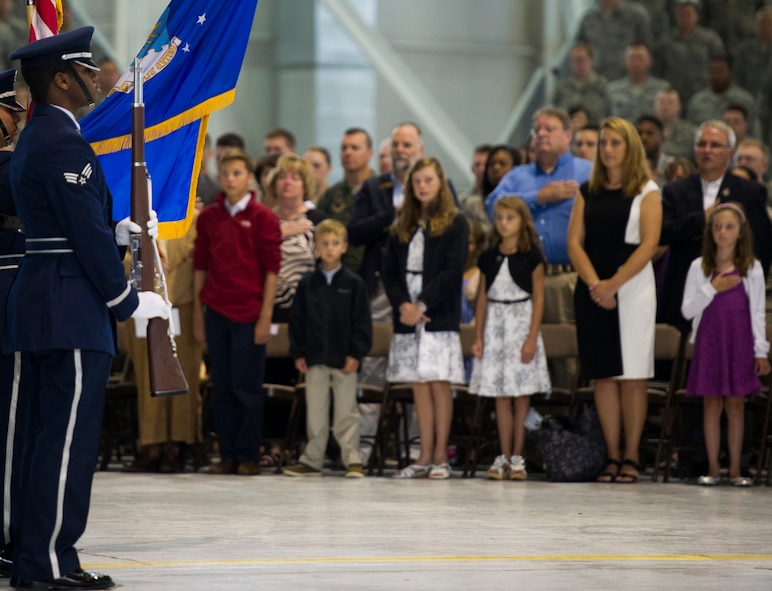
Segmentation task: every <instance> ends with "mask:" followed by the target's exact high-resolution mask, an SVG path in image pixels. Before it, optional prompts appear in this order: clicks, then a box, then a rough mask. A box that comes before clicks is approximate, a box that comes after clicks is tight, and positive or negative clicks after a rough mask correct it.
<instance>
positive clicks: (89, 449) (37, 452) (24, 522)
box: [12, 349, 112, 581]
mask: <svg viewBox="0 0 772 591" xmlns="http://www.w3.org/2000/svg"><path fill="white" fill-rule="evenodd" d="M111 359H112V357H111V355H109V354H107V353H103V352H96V351H83V350H80V349H75V350H50V351H37V352H31V353H29V354H28V355H27V356H26V357H25V361H27V360H28V361H29V370H30V371H29V372H28V373H29V384H28V386H29V387H27V386H25V388H24V389H23V391H22V395H23V398H24V401H23V410H24V416H23V417H19V421H18V425H19V428H21V429H22V430H23V438H24V450H23V452H22V454H23V455H22V459H21V465H22V469H21V473H20V474H19V475H18V476H19V477H20V478H21V482H20V484H19V496H18V498H17V497H14V499H13V507H14V508H15V509H14V515H13V531H12V535H13V539H14V576H16V577H19V578H20V579H27V580H34V581H40V580H48V579H55V578H58V577H60V576H62V575H64V574H67V573H69V572H71V571H73V570H75V569H77V568H80V562H79V561H78V554H77V552H76V550H75V543H76V542H77V541H78V539H79V538H80V537H81V535H82V534H83V532H84V531H85V529H86V520H87V518H88V510H89V503H90V501H91V483H92V480H93V477H94V470H95V468H96V462H97V456H98V455H99V436H100V429H101V425H102V409H103V406H104V396H105V386H106V385H107V379H108V377H109V375H110V363H111ZM26 375H27V374H25V377H26Z"/></svg>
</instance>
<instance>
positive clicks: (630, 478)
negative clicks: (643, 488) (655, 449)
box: [614, 458, 641, 484]
mask: <svg viewBox="0 0 772 591" xmlns="http://www.w3.org/2000/svg"><path fill="white" fill-rule="evenodd" d="M622 465H623V466H630V467H631V468H632V469H633V470H635V471H636V472H638V474H631V473H630V472H619V474H617V477H616V480H615V481H614V482H618V483H619V484H634V483H636V482H638V478H639V477H640V475H641V465H640V464H637V463H635V462H634V461H633V460H631V459H630V458H627V459H626V460H625V461H624V462H622ZM620 478H624V479H625V480H620Z"/></svg>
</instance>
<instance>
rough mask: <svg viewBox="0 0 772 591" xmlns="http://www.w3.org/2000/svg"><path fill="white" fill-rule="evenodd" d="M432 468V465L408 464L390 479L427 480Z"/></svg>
mask: <svg viewBox="0 0 772 591" xmlns="http://www.w3.org/2000/svg"><path fill="white" fill-rule="evenodd" d="M433 469H434V468H433V467H432V465H431V464H430V465H428V466H422V465H421V464H410V465H409V466H407V467H406V468H402V470H400V471H399V472H395V473H394V474H392V478H427V477H428V476H429V474H430V473H431V472H432V470H433Z"/></svg>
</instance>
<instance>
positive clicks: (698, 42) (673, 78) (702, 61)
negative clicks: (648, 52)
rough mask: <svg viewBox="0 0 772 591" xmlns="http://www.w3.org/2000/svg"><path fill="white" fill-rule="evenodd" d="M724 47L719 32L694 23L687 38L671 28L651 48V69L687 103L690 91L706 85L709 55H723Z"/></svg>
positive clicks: (695, 90) (693, 91)
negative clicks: (692, 30) (660, 40)
mask: <svg viewBox="0 0 772 591" xmlns="http://www.w3.org/2000/svg"><path fill="white" fill-rule="evenodd" d="M725 55H726V50H725V49H724V43H723V42H722V41H721V37H719V36H718V33H716V32H715V31H712V30H710V29H706V28H705V27H697V28H696V29H695V31H694V33H693V34H692V36H691V37H689V38H688V39H684V38H683V37H682V36H681V33H680V31H679V30H678V29H677V28H675V27H674V28H673V29H671V30H670V32H669V33H668V34H667V35H665V36H664V38H663V40H662V42H661V43H660V44H659V46H658V47H657V49H656V51H655V52H654V70H653V72H654V73H655V74H656V75H657V76H659V77H661V78H664V79H665V80H667V81H669V82H670V84H671V85H672V86H673V88H675V89H676V90H677V91H678V93H679V94H680V95H681V103H682V104H684V105H686V104H688V103H689V99H691V98H692V95H693V94H694V93H695V92H697V91H699V90H701V89H703V88H705V87H706V86H707V85H708V65H709V64H710V60H711V58H714V57H724V56H725Z"/></svg>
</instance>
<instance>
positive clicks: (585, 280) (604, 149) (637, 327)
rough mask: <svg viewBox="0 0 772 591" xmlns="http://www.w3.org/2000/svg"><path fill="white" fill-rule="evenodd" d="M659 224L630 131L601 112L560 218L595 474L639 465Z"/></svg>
mask: <svg viewBox="0 0 772 591" xmlns="http://www.w3.org/2000/svg"><path fill="white" fill-rule="evenodd" d="M661 226H662V205H661V202H660V193H659V189H658V187H657V184H656V183H655V182H654V181H653V180H651V178H650V176H649V170H648V165H647V162H646V155H645V152H644V149H643V144H641V140H640V138H639V136H638V133H637V132H636V130H635V128H634V127H633V126H632V124H631V123H629V122H628V121H626V120H624V119H621V118H617V117H612V118H609V119H606V120H605V121H603V123H602V124H601V129H600V139H599V142H598V153H597V157H596V158H595V162H594V164H593V167H592V171H591V173H590V179H589V181H588V182H587V183H584V184H583V185H582V186H581V188H580V193H579V195H577V196H576V200H575V202H574V208H573V211H572V212H571V221H570V223H569V226H568V255H569V257H570V258H571V263H572V264H573V265H574V267H575V268H576V270H577V272H578V274H579V278H580V279H581V281H579V282H578V284H577V286H576V291H575V292H574V303H575V306H576V329H577V339H578V343H579V362H580V364H581V367H582V373H583V375H584V377H585V378H588V379H590V380H593V383H594V387H595V406H596V409H597V411H598V417H599V418H600V424H601V428H602V430H603V436H604V439H605V441H606V448H607V453H608V462H607V466H606V469H605V470H604V472H603V473H602V474H601V475H600V476H599V477H598V480H599V481H600V482H619V483H632V482H636V481H637V480H638V477H639V475H640V471H641V466H640V459H639V452H638V447H639V445H640V439H641V435H642V433H643V425H644V422H645V420H646V409H647V397H646V380H647V379H648V378H650V377H652V376H653V375H654V325H655V318H656V308H657V301H656V288H655V282H654V272H653V269H652V266H651V259H652V257H653V256H654V253H655V252H656V250H657V245H658V244H659V233H660V228H661ZM622 425H624V433H625V445H624V460H623V461H622V455H621V447H620V430H621V427H622Z"/></svg>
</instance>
